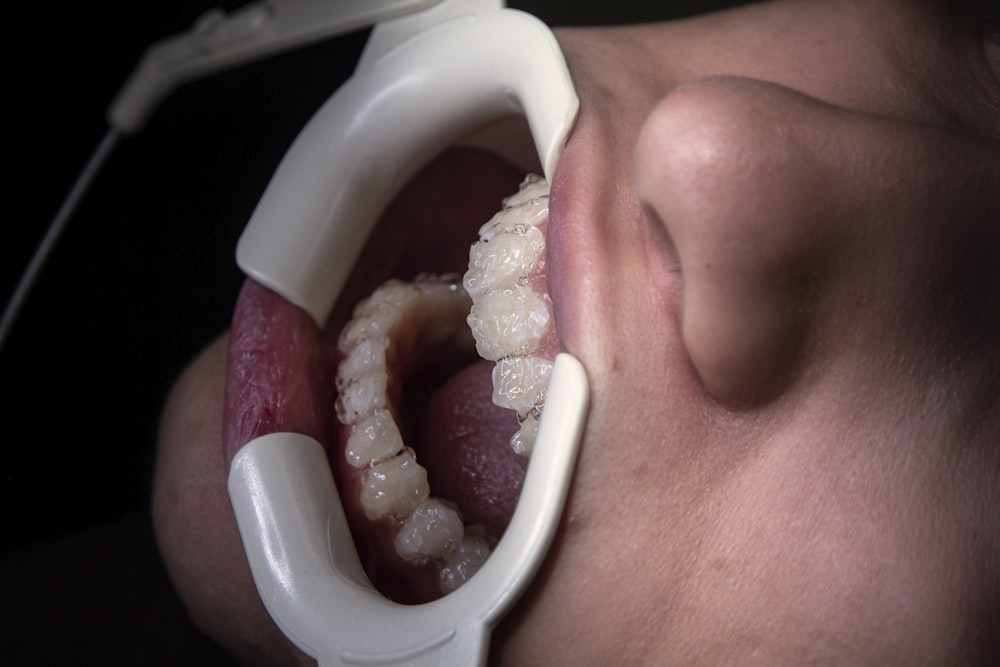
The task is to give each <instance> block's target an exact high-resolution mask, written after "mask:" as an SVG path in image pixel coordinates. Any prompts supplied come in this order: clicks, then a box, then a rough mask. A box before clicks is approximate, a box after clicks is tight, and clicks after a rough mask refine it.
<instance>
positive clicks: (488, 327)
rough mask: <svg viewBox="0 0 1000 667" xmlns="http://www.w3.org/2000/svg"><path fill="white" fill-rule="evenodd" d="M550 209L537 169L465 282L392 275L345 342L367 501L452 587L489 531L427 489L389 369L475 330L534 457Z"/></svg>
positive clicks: (484, 547)
mask: <svg viewBox="0 0 1000 667" xmlns="http://www.w3.org/2000/svg"><path fill="white" fill-rule="evenodd" d="M547 216H548V186H547V184H546V183H545V181H544V180H542V179H541V178H538V177H535V176H529V177H528V178H527V179H525V181H524V182H523V183H522V185H521V189H520V190H519V192H518V193H517V194H515V195H513V196H511V197H508V198H507V199H506V200H505V201H504V208H503V210H501V211H500V212H499V213H497V215H495V216H494V217H493V219H491V220H490V221H489V222H487V223H486V224H485V225H483V226H482V228H481V229H480V230H479V234H480V238H479V241H477V242H476V243H475V244H473V246H472V248H471V250H470V253H469V270H468V272H467V273H466V274H465V276H464V279H463V281H462V282H463V284H464V287H465V289H462V287H460V286H459V285H458V284H456V282H455V281H454V280H452V279H450V278H433V277H427V276H423V277H420V278H418V280H417V281H415V282H414V283H412V284H404V283H401V282H398V281H390V282H389V283H386V284H385V285H383V286H382V287H380V288H379V289H378V290H376V291H375V292H374V293H373V294H372V295H371V296H370V297H369V298H368V299H366V300H364V301H362V302H361V303H360V304H358V306H357V308H356V309H355V311H354V318H353V319H352V320H351V322H350V323H349V324H348V325H347V327H346V328H345V329H344V331H343V332H342V334H341V336H340V339H339V340H338V344H337V346H338V349H339V350H340V352H341V353H342V359H341V363H340V366H339V367H338V371H337V389H338V394H339V396H338V399H337V417H338V419H339V420H340V422H341V423H342V424H345V425H347V426H349V427H350V436H349V438H348V441H347V443H346V446H345V457H346V459H347V462H348V463H350V465H351V466H353V467H355V468H360V469H363V472H362V475H361V479H362V485H361V487H362V488H361V491H360V503H361V506H362V508H363V510H364V512H365V515H366V516H367V517H368V518H369V519H370V520H373V521H374V520H378V519H381V518H385V517H395V518H396V519H397V520H398V521H399V522H400V523H399V532H398V533H397V535H396V540H395V546H396V551H397V553H398V554H399V555H400V556H401V557H402V558H404V559H405V560H408V561H410V562H414V563H424V562H427V561H428V560H434V561H438V562H439V572H440V576H441V586H442V591H443V592H448V591H450V590H454V589H455V588H457V587H458V586H460V585H461V584H462V582H464V581H465V580H466V579H467V578H468V577H470V576H472V574H473V573H474V572H475V571H476V570H477V569H478V568H479V566H480V565H481V564H482V562H484V561H485V559H486V557H487V556H488V555H489V552H490V546H489V540H488V538H487V537H485V536H483V535H479V534H477V533H476V531H475V530H472V531H468V530H466V529H465V528H464V527H463V526H462V522H461V518H460V515H459V514H458V512H457V511H456V509H455V508H454V507H453V506H452V505H451V504H449V503H446V502H443V501H441V500H439V499H436V498H432V497H430V489H429V488H428V485H427V474H426V471H425V470H424V469H423V467H421V466H420V465H419V464H418V463H417V462H416V459H415V457H414V455H413V452H412V450H410V449H409V448H408V447H406V445H405V444H404V442H403V439H402V437H401V435H400V430H399V427H398V425H397V423H396V421H395V419H394V416H393V409H394V408H393V407H392V405H391V403H390V401H389V399H388V389H389V386H390V384H391V383H390V379H389V371H388V369H389V366H390V364H392V363H393V361H394V360H395V359H397V358H400V357H405V356H408V355H410V354H411V353H414V352H415V351H416V349H417V348H419V347H420V346H422V345H426V344H430V343H436V342H441V341H443V340H446V339H448V338H452V339H454V340H455V341H456V342H458V344H460V345H471V343H472V340H471V339H470V336H469V332H470V330H471V334H472V338H474V341H475V345H476V349H477V351H478V352H479V354H480V356H482V357H483V358H485V359H489V360H493V361H496V362H497V365H496V367H495V369H494V372H493V387H494V391H493V402H494V403H496V404H497V405H499V406H501V407H505V408H509V409H512V410H515V411H516V412H517V415H518V419H519V420H520V421H521V428H520V429H519V430H518V432H517V433H515V434H514V436H513V437H512V438H511V447H512V448H513V449H514V451H516V452H518V453H519V454H522V455H525V456H527V455H529V454H530V453H531V449H532V447H533V446H534V440H535V434H536V432H537V428H538V418H539V416H540V414H541V411H542V408H543V406H544V403H545V391H546V389H547V387H548V380H549V376H550V374H551V370H552V362H551V361H550V360H548V359H545V358H543V357H541V356H539V347H540V345H541V343H542V341H543V339H544V338H545V337H546V336H547V335H548V334H549V333H550V331H551V328H552V314H551V311H550V308H549V304H548V301H547V297H546V296H545V295H544V294H542V293H539V292H538V291H536V290H535V289H534V285H533V284H532V278H533V272H534V271H535V270H536V267H537V263H538V262H539V261H540V259H541V258H542V257H543V253H544V250H545V236H544V232H543V230H542V229H541V228H540V227H539V225H542V224H544V223H545V221H546V220H547ZM470 296H471V299H472V303H471V312H470V303H469V298H470ZM466 314H468V317H467V318H466ZM466 321H467V323H468V327H466V326H463V325H464V324H465V322H466Z"/></svg>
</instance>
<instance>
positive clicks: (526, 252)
mask: <svg viewBox="0 0 1000 667" xmlns="http://www.w3.org/2000/svg"><path fill="white" fill-rule="evenodd" d="M544 249H545V236H544V235H543V234H542V230H540V229H538V227H530V228H528V229H527V230H526V231H525V232H524V233H523V234H515V233H511V234H497V235H496V236H494V237H493V238H492V239H485V238H484V239H480V240H479V241H476V243H474V244H473V245H472V248H471V249H470V251H469V270H468V272H466V274H465V278H464V281H463V282H464V285H465V289H466V291H467V292H468V293H469V295H470V296H471V297H472V298H473V299H475V298H476V297H478V296H479V295H480V294H482V293H484V292H487V291H490V290H494V289H498V288H502V287H515V286H517V285H518V284H519V283H520V282H521V281H522V280H524V279H526V278H527V276H528V274H529V273H530V272H531V269H532V268H533V267H534V266H535V262H536V261H537V259H538V256H539V255H540V254H541V253H542V250H544Z"/></svg>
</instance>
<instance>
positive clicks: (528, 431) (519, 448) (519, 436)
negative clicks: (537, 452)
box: [510, 412, 538, 457]
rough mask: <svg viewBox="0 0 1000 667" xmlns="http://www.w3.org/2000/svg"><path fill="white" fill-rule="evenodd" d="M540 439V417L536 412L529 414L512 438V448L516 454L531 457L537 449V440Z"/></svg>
mask: <svg viewBox="0 0 1000 667" xmlns="http://www.w3.org/2000/svg"><path fill="white" fill-rule="evenodd" d="M537 439H538V417H536V415H535V413H534V412H531V413H529V414H528V416H527V417H525V418H524V421H522V422H521V427H520V428H519V429H518V430H517V433H515V434H514V435H512V436H511V438H510V448H511V449H512V450H514V453H515V454H520V455H521V456H524V457H530V456H531V452H532V451H534V449H535V440H537Z"/></svg>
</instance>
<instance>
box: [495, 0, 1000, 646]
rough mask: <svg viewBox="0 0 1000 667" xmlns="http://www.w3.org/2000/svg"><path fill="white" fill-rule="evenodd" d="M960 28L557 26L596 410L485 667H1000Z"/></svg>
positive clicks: (978, 153) (580, 328) (980, 181)
mask: <svg viewBox="0 0 1000 667" xmlns="http://www.w3.org/2000/svg"><path fill="white" fill-rule="evenodd" d="M967 19H968V17H964V16H961V15H958V14H955V13H952V11H951V10H949V9H947V8H946V7H945V3H930V2H926V3H915V2H819V1H817V2H784V3H775V4H763V5H754V6H749V7H746V8H743V9H739V10H735V11H731V12H726V13H721V14H718V15H708V16H704V17H701V18H698V19H696V20H691V21H684V22H678V23H674V24H664V25H649V26H645V27H635V28H620V29H602V30H563V31H558V32H557V35H558V38H559V40H560V42H561V44H562V47H563V50H564V52H565V54H566V57H567V60H568V63H569V66H570V69H571V71H572V72H573V74H574V79H575V83H576V85H577V88H578V92H579V95H580V97H581V113H580V116H579V119H578V122H577V124H576V126H575V128H574V130H573V133H572V135H571V136H570V138H569V141H568V144H567V146H566V148H565V152H564V154H563V156H562V160H561V162H560V165H559V168H558V171H557V174H556V177H555V179H554V183H553V188H552V200H551V211H550V212H551V219H550V225H551V227H550V232H549V239H548V243H549V249H548V253H549V255H548V261H549V277H550V288H551V294H552V299H553V303H554V305H555V313H556V320H557V322H558V326H559V335H560V339H561V342H562V344H563V347H564V348H565V349H566V350H567V351H568V352H571V353H572V354H574V355H576V356H577V357H578V358H579V359H580V360H581V361H582V362H583V364H584V365H585V367H586V369H587V372H588V374H589V377H590V382H591V389H592V407H591V413H590V417H589V421H588V424H587V430H586V434H585V440H584V444H583V448H582V453H581V457H580V461H579V466H578V469H577V473H576V479H575V483H574V486H573V490H572V495H571V498H570V502H569V505H568V508H567V511H566V515H565V520H564V523H563V525H562V528H561V532H560V534H559V538H558V540H557V543H556V545H555V547H554V549H553V551H552V554H551V556H550V558H549V559H548V561H547V563H546V566H545V568H544V571H543V572H542V573H541V575H540V576H539V578H538V579H537V580H536V582H535V586H534V588H533V589H532V591H533V592H532V593H531V594H530V595H529V597H528V599H527V600H525V601H524V602H523V603H522V604H521V605H520V606H519V607H517V609H516V610H515V613H514V614H512V616H511V617H510V618H508V620H507V621H506V622H505V623H503V624H502V625H501V627H500V628H499V630H498V634H497V637H496V640H495V645H494V657H495V658H498V659H503V660H504V661H509V662H510V664H521V665H523V664H534V663H535V662H537V663H548V662H550V661H551V660H552V659H553V657H554V656H557V657H558V660H559V661H560V662H565V663H566V664H636V663H639V662H655V663H659V664H674V663H679V662H687V661H694V662H699V663H708V664H719V663H740V664H742V663H745V662H748V661H750V662H760V663H764V664H772V663H774V662H775V661H778V660H782V659H784V660H787V661H792V662H796V663H798V662H803V661H807V660H817V661H821V662H823V661H833V662H837V663H844V662H847V663H851V664H855V663H857V662H864V661H866V660H870V661H873V662H875V663H880V664H881V663H884V662H886V661H890V662H894V661H897V660H898V661H901V662H903V663H910V662H913V661H916V660H929V661H930V662H936V661H943V662H952V661H954V660H957V659H959V658H979V659H985V658H986V656H985V655H984V653H983V651H986V650H987V649H985V648H984V647H985V646H988V644H989V642H990V641H991V640H990V639H989V638H990V637H991V636H992V637H994V638H995V637H996V635H997V632H998V623H1000V619H998V611H997V607H996V605H997V600H998V599H1000V588H998V579H997V572H996V565H997V554H998V549H1000V540H998V534H997V531H998V528H997V527H998V526H1000V521H997V520H996V508H997V507H1000V493H998V489H1000V478H998V473H1000V447H998V442H1000V411H998V403H1000V401H998V398H1000V391H998V388H1000V269H998V268H997V267H998V266H1000V217H998V213H997V211H1000V143H998V140H1000V47H998V46H997V44H996V43H995V42H993V43H991V42H990V41H989V40H984V39H983V37H982V35H981V34H980V32H979V31H978V30H977V29H976V26H974V25H970V24H968V23H966V20H967ZM990 517H992V519H993V520H992V521H989V518H990ZM994 641H995V640H994ZM994 648H995V644H994Z"/></svg>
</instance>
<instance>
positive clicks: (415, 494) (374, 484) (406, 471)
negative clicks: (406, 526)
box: [361, 451, 430, 521]
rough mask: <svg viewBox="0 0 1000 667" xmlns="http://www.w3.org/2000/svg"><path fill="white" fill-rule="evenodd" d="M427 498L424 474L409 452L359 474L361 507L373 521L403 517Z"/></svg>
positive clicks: (428, 488) (427, 490)
mask: <svg viewBox="0 0 1000 667" xmlns="http://www.w3.org/2000/svg"><path fill="white" fill-rule="evenodd" d="M428 495H430V487H429V486H428V485H427V471H426V470H424V468H423V466H421V465H420V464H419V463H417V460H416V459H415V458H414V457H413V454H411V453H410V452H409V451H404V452H403V453H402V454H400V455H399V456H396V457H394V458H391V459H389V460H388V461H382V462H381V463H376V464H375V465H373V466H372V467H371V468H368V469H367V470H365V471H364V472H363V473H362V475H361V506H362V507H363V508H364V510H365V516H367V517H368V518H369V519H370V520H372V521H376V520H378V519H384V518H386V517H389V516H395V517H399V518H405V517H407V516H409V515H410V513H411V512H413V509H414V508H415V507H416V506H417V505H419V504H420V503H422V502H423V501H425V500H427V496H428Z"/></svg>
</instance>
